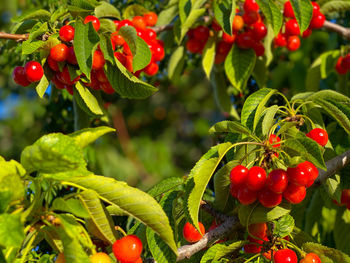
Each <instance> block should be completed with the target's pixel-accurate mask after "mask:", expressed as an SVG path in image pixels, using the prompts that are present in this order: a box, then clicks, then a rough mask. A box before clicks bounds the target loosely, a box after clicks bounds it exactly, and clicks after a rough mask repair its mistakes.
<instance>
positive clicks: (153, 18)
mask: <svg viewBox="0 0 350 263" xmlns="http://www.w3.org/2000/svg"><path fill="white" fill-rule="evenodd" d="M143 18H144V20H145V22H146V24H147V26H155V25H156V24H157V20H158V16H157V14H156V13H154V12H149V13H146V14H144V15H143Z"/></svg>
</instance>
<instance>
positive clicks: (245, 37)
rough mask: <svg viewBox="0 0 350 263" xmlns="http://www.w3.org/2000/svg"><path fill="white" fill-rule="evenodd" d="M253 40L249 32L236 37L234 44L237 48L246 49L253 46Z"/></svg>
mask: <svg viewBox="0 0 350 263" xmlns="http://www.w3.org/2000/svg"><path fill="white" fill-rule="evenodd" d="M254 42H255V40H254V38H253V35H252V33H251V32H250V31H248V32H244V33H241V34H239V35H237V39H236V43H237V46H238V47H239V48H242V49H248V48H252V47H253V46H254Z"/></svg>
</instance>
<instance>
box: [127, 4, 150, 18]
mask: <svg viewBox="0 0 350 263" xmlns="http://www.w3.org/2000/svg"><path fill="white" fill-rule="evenodd" d="M147 12H149V11H148V10H147V9H146V8H145V7H143V6H142V5H138V4H133V5H128V6H127V7H126V8H125V9H124V12H123V18H124V19H131V18H133V17H134V16H142V15H143V14H145V13H147Z"/></svg>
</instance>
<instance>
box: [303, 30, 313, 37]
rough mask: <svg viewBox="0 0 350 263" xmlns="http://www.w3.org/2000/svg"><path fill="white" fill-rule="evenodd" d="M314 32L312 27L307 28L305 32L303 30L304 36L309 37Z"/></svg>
mask: <svg viewBox="0 0 350 263" xmlns="http://www.w3.org/2000/svg"><path fill="white" fill-rule="evenodd" d="M311 33H312V30H311V29H310V28H308V29H306V30H305V31H304V32H303V38H307V37H309V36H310V35H311Z"/></svg>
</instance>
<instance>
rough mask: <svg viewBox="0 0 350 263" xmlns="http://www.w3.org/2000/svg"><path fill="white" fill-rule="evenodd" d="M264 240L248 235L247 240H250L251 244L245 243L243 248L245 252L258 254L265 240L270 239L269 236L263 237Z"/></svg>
mask: <svg viewBox="0 0 350 263" xmlns="http://www.w3.org/2000/svg"><path fill="white" fill-rule="evenodd" d="M263 239H264V240H260V239H255V238H253V237H251V236H248V237H247V240H248V241H249V242H250V243H249V244H246V245H244V247H243V249H244V252H245V253H254V254H257V253H259V252H260V251H261V249H262V246H261V245H262V244H263V243H264V241H268V239H267V237H264V238H263Z"/></svg>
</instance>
